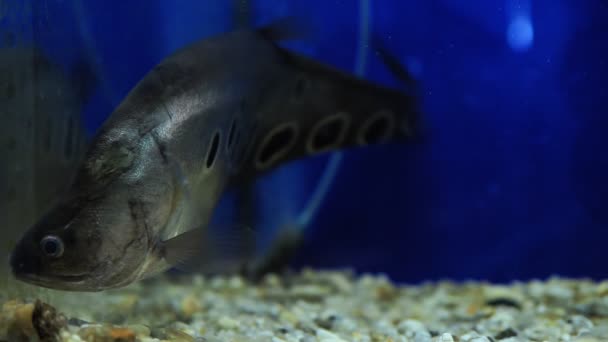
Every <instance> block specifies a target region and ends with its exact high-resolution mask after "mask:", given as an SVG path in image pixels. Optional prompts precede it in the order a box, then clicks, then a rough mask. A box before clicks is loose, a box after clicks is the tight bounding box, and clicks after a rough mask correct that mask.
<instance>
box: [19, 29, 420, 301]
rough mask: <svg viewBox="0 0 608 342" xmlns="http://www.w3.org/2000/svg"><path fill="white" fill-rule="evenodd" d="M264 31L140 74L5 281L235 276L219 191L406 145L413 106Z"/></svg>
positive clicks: (197, 48) (214, 43)
mask: <svg viewBox="0 0 608 342" xmlns="http://www.w3.org/2000/svg"><path fill="white" fill-rule="evenodd" d="M269 33H272V34H271V35H269ZM273 34H274V32H271V31H269V30H267V29H265V30H239V31H234V32H230V33H227V34H223V35H220V36H216V37H212V38H209V39H206V40H203V41H201V42H197V43H195V44H193V45H191V46H188V47H186V48H184V49H181V50H179V51H177V52H176V53H174V54H173V55H171V56H169V57H167V58H166V59H165V60H164V61H162V62H161V63H160V64H159V65H157V66H156V67H155V68H154V69H153V70H152V71H150V72H149V73H148V74H147V75H146V76H145V77H144V78H143V79H142V80H141V81H140V82H139V83H138V84H137V85H136V86H135V88H134V89H133V90H132V91H131V92H130V93H129V94H128V95H127V97H126V98H125V100H124V101H123V102H122V103H121V104H120V105H119V106H118V108H117V109H116V110H115V111H114V112H113V113H112V115H111V116H110V117H109V118H108V120H107V121H106V122H105V123H104V124H103V126H102V127H101V129H100V130H99V132H98V133H97V135H96V137H95V138H94V140H93V142H92V144H91V147H90V149H89V151H88V153H87V156H86V158H85V161H84V163H83V164H82V167H81V169H80V171H79V174H78V176H77V178H76V181H75V182H74V184H73V186H72V188H71V192H70V194H69V196H67V197H66V198H65V200H64V201H63V202H62V204H60V205H58V206H57V207H55V208H54V209H53V210H51V211H50V212H49V213H48V215H47V216H46V217H45V218H43V219H42V220H40V221H39V222H38V223H37V224H36V225H34V226H33V227H32V228H31V229H30V230H29V231H28V232H27V233H26V235H25V236H24V237H23V238H22V240H21V241H20V242H19V244H18V245H17V247H16V248H15V250H14V252H13V254H12V256H11V266H12V269H13V273H14V274H15V276H16V277H17V278H19V279H22V280H24V281H28V282H32V283H35V284H38V285H41V286H46V287H52V288H57V289H64V290H78V291H97V290H103V289H107V288H113V287H120V286H124V285H127V284H130V283H132V282H134V281H137V280H139V279H142V278H145V277H148V276H150V275H152V274H156V273H158V272H162V271H165V270H166V269H168V268H170V267H172V266H175V265H180V264H186V263H188V260H193V261H195V262H194V263H195V264H196V266H197V267H198V268H200V269H202V270H212V269H215V270H220V271H228V270H232V269H235V267H239V265H242V263H243V261H246V260H247V258H248V257H249V256H250V255H249V252H250V251H249V250H248V249H247V248H245V247H244V246H246V245H247V242H250V240H249V238H250V234H248V233H247V232H248V231H245V230H241V229H236V230H224V231H216V232H214V231H213V229H212V227H209V226H208V223H209V219H210V217H211V215H212V213H213V211H214V209H215V206H216V204H217V202H218V200H219V197H220V196H221V195H222V193H223V192H224V190H225V189H226V187H227V186H238V185H239V184H243V183H244V182H250V181H252V180H253V179H254V178H255V177H256V176H258V175H260V174H261V173H264V172H267V171H269V170H272V169H273V168H275V167H277V166H278V165H281V164H282V163H285V162H287V161H289V160H293V159H297V158H302V157H305V156H308V155H314V154H318V153H323V152H327V151H331V150H336V149H341V148H347V147H354V146H363V145H368V144H376V143H383V142H396V141H406V140H408V139H410V138H412V137H414V136H415V134H416V131H417V116H418V114H417V108H416V103H415V101H414V97H413V96H409V95H407V94H403V93H401V92H399V91H396V90H392V89H388V88H383V87H380V86H376V85H373V84H371V83H369V82H367V81H364V80H360V79H357V78H355V77H353V76H350V75H347V74H345V73H342V72H339V71H337V70H335V69H332V68H330V67H327V66H324V65H321V64H319V63H317V62H314V61H312V60H310V59H308V58H305V57H302V56H299V55H296V54H293V53H291V52H288V51H287V50H284V49H282V48H280V47H279V46H278V45H277V44H276V41H275V40H274V39H272V38H271V37H273Z"/></svg>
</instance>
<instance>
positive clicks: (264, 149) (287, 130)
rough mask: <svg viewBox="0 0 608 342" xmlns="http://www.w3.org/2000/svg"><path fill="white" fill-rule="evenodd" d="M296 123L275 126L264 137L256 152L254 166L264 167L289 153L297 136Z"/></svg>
mask: <svg viewBox="0 0 608 342" xmlns="http://www.w3.org/2000/svg"><path fill="white" fill-rule="evenodd" d="M297 133H298V130H297V125H296V123H294V122H290V123H286V124H282V125H279V126H277V127H275V128H274V129H273V130H271V131H270V133H269V134H268V135H267V136H266V137H265V138H264V140H263V141H262V143H261V144H260V147H259V148H258V151H257V153H256V161H255V162H256V166H257V168H258V169H265V168H267V167H269V166H270V165H272V164H273V163H275V162H276V161H278V160H279V159H281V157H283V156H285V155H286V154H287V153H289V150H290V149H291V148H292V147H293V145H294V144H295V142H296V138H297Z"/></svg>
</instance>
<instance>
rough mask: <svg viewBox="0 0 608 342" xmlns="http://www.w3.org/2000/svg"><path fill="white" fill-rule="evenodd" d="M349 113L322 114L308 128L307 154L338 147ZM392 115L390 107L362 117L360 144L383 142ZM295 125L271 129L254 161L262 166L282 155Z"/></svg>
mask: <svg viewBox="0 0 608 342" xmlns="http://www.w3.org/2000/svg"><path fill="white" fill-rule="evenodd" d="M350 120H351V118H350V116H349V114H348V113H345V112H342V113H338V114H335V115H332V116H330V117H328V118H324V119H323V120H322V121H320V122H319V123H318V124H317V125H316V126H314V127H313V129H312V130H311V134H310V136H309V138H308V140H307V151H308V153H309V154H314V153H320V152H325V151H329V150H332V149H337V148H339V147H340V146H341V145H342V144H343V143H344V139H345V137H346V135H347V131H348V127H349V124H350ZM394 120H395V118H394V115H393V113H392V112H390V111H386V110H385V111H379V112H376V113H374V114H373V115H372V116H371V117H370V118H369V119H367V120H366V121H364V123H363V124H362V125H361V128H360V129H359V131H358V134H357V143H358V144H359V145H370V144H378V143H382V142H386V141H387V140H388V139H389V138H390V137H391V135H392V134H393V131H394V128H395V125H394ZM297 128H298V126H297V124H296V123H294V122H291V123H287V124H281V125H279V126H277V127H276V128H274V129H273V130H271V131H270V133H269V135H268V136H267V137H266V138H265V139H264V140H263V141H262V143H261V145H260V148H259V150H258V153H257V154H256V164H257V167H258V168H259V169H264V168H267V167H269V166H271V165H272V164H274V163H276V162H277V161H278V160H280V159H281V158H283V157H285V156H286V155H287V153H288V152H289V150H290V149H291V148H292V147H293V145H294V143H295V141H296V139H297V134H298V129H297Z"/></svg>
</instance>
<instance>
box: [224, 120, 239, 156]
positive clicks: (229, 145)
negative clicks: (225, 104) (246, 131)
mask: <svg viewBox="0 0 608 342" xmlns="http://www.w3.org/2000/svg"><path fill="white" fill-rule="evenodd" d="M236 125H237V122H236V118H234V119H232V122H231V123H230V129H229V130H228V141H227V142H226V149H227V150H230V149H231V148H232V144H233V143H234V135H235V134H236V132H235V131H236V130H237V126H236Z"/></svg>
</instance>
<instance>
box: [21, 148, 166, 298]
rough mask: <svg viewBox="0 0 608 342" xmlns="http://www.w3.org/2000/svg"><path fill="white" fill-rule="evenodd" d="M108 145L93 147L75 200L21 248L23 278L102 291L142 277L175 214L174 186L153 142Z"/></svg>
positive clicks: (64, 205)
mask: <svg viewBox="0 0 608 342" xmlns="http://www.w3.org/2000/svg"><path fill="white" fill-rule="evenodd" d="M106 140H107V139H106ZM106 142H108V141H105V142H101V143H99V142H98V143H97V145H95V146H93V147H92V149H91V150H90V152H89V153H88V156H87V158H86V159H85V162H84V163H83V165H82V166H81V169H80V171H79V174H78V176H77V177H76V180H75V182H74V184H73V185H72V188H71V191H70V192H69V195H68V196H66V198H65V199H64V200H62V201H61V202H60V204H58V205H56V206H55V207H54V208H53V209H51V210H50V211H49V212H48V213H47V214H46V215H45V216H44V217H42V218H41V219H40V220H39V221H38V222H37V223H36V224H35V225H34V226H32V227H31V228H30V229H29V230H28V231H27V232H26V233H25V234H24V236H23V237H22V238H21V239H20V241H19V242H18V243H17V245H16V247H15V249H14V251H13V253H12V255H11V257H10V264H11V268H12V272H13V274H14V275H15V277H16V278H17V279H20V280H22V281H25V282H28V283H32V284H35V285H38V286H43V287H48V288H53V289H59V290H69V291H101V290H105V289H108V288H115V287H121V286H124V285H127V284H129V283H131V282H133V281H135V280H137V279H138V278H139V275H140V274H141V272H140V271H141V270H142V269H143V268H144V267H145V265H146V262H147V261H148V258H149V256H150V252H151V251H152V250H153V247H154V245H155V243H156V241H157V234H158V231H159V230H160V229H161V228H162V227H164V226H165V225H166V224H167V222H168V220H169V218H170V216H171V213H172V210H173V208H172V203H173V186H172V182H171V179H168V180H167V177H168V176H167V171H166V168H164V167H163V166H162V163H161V162H159V160H155V158H160V157H157V155H158V153H157V152H153V153H149V154H148V153H147V150H149V149H152V148H153V144H152V145H151V144H149V143H147V142H146V139H141V140H139V141H128V140H127V141H121V142H116V141H114V142H108V143H106ZM142 154H144V155H142ZM146 154H147V156H146ZM150 184H152V186H151V185H150Z"/></svg>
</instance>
